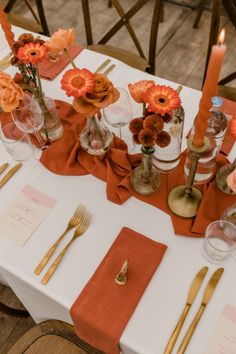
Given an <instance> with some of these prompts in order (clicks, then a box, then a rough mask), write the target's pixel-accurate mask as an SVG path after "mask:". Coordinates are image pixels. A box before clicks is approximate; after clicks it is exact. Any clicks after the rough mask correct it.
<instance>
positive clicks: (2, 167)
mask: <svg viewBox="0 0 236 354" xmlns="http://www.w3.org/2000/svg"><path fill="white" fill-rule="evenodd" d="M8 166H9V163H8V162H6V163H4V164H3V165H2V166H0V175H1V174H2V173H3V172H4V171H5V169H6V168H7V167H8Z"/></svg>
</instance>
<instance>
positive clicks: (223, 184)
mask: <svg viewBox="0 0 236 354" xmlns="http://www.w3.org/2000/svg"><path fill="white" fill-rule="evenodd" d="M235 168H236V159H235V161H234V162H233V163H228V164H227V165H225V166H222V167H221V168H220V169H219V170H218V171H217V174H216V185H217V187H218V188H219V190H221V192H223V193H225V194H229V195H235V194H236V193H234V191H232V189H231V188H230V187H229V186H228V184H227V177H228V175H229V174H230V173H231V172H233V171H234V170H235Z"/></svg>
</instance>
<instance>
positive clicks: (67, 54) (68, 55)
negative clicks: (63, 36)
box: [64, 48, 76, 69]
mask: <svg viewBox="0 0 236 354" xmlns="http://www.w3.org/2000/svg"><path fill="white" fill-rule="evenodd" d="M64 53H65V55H66V57H67V59H68V60H69V62H70V63H71V65H72V66H73V68H74V69H76V65H75V63H74V60H73V59H72V57H71V55H70V52H69V51H68V49H67V48H64Z"/></svg>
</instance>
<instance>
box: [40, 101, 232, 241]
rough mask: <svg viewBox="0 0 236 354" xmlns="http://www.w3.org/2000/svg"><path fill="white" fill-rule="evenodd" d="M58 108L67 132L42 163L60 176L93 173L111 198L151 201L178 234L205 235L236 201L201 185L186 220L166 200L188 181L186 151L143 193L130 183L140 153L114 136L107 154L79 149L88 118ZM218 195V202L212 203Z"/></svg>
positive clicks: (220, 160)
mask: <svg viewBox="0 0 236 354" xmlns="http://www.w3.org/2000/svg"><path fill="white" fill-rule="evenodd" d="M56 105H57V109H58V111H59V114H60V116H61V119H62V122H63V125H64V134H63V136H62V138H61V139H59V140H58V141H56V142H54V143H53V144H52V145H51V146H50V147H49V148H48V149H47V150H46V151H44V152H43V153H42V156H41V159H40V161H41V163H42V164H43V165H44V166H45V167H46V168H48V169H49V170H50V171H51V172H54V173H56V174H60V175H73V176H75V175H85V174H92V175H93V176H95V177H97V178H99V179H100V180H102V181H104V182H106V185H107V187H106V193H107V196H104V198H105V197H107V198H108V199H109V200H111V201H112V202H114V203H117V204H122V203H124V202H125V201H126V200H127V199H129V198H130V197H131V196H134V197H136V198H137V199H139V200H141V201H143V202H145V203H149V204H152V205H153V206H155V207H157V208H159V209H161V210H162V211H164V212H166V213H167V214H169V215H170V217H171V219H172V223H173V228H174V232H175V234H178V235H184V236H191V237H203V236H204V232H205V228H206V226H207V225H208V224H209V223H210V222H211V221H213V220H216V219H219V218H220V216H221V214H222V212H223V211H224V209H226V207H229V206H230V205H231V204H232V203H233V202H236V196H229V195H226V194H224V193H222V192H221V191H220V190H218V188H217V187H216V186H215V182H214V181H211V182H209V183H208V184H207V185H204V186H199V189H201V190H202V191H204V198H203V201H202V204H201V207H200V209H199V211H198V215H197V217H196V218H195V219H183V218H181V217H178V216H176V215H174V214H173V213H172V212H171V211H170V209H169V207H168V203H167V199H168V195H169V192H170V191H171V190H172V189H173V188H174V187H175V186H177V185H180V184H185V177H184V172H183V166H184V161H185V153H183V154H182V156H181V159H180V163H179V165H178V167H177V168H176V169H175V170H174V171H173V172H172V173H169V174H161V185H160V188H159V189H158V190H157V192H155V193H153V194H151V195H148V196H144V195H141V194H138V193H136V192H135V191H134V190H133V189H132V186H131V184H130V175H131V172H132V169H133V168H134V167H136V166H138V165H139V164H140V163H141V157H142V155H141V154H135V155H130V154H128V153H127V146H126V144H125V143H124V142H123V141H122V140H120V139H119V138H118V137H116V136H114V141H113V145H112V147H111V148H110V150H109V151H108V153H107V154H106V155H105V156H102V157H97V156H92V155H89V154H87V153H86V152H84V151H83V150H81V149H80V143H79V138H78V136H79V133H80V132H81V130H82V129H83V126H84V124H85V118H84V117H83V116H81V115H79V114H78V113H77V112H75V111H74V110H73V108H72V107H71V105H69V104H68V103H65V102H62V101H56ZM227 163H228V160H227V158H226V157H225V156H224V155H222V154H220V155H219V158H218V161H217V165H218V167H221V166H223V165H225V164H227ZM216 198H218V200H219V202H214V203H213V202H212V201H213V200H214V201H215V200H216Z"/></svg>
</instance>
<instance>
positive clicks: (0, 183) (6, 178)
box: [0, 163, 22, 188]
mask: <svg viewBox="0 0 236 354" xmlns="http://www.w3.org/2000/svg"><path fill="white" fill-rule="evenodd" d="M21 166H22V163H18V164H16V165H15V166H14V167H12V168H11V169H10V171H8V172H7V174H6V175H5V176H4V177H3V178H2V179H1V180H0V188H2V187H3V186H4V185H5V184H6V183H7V182H8V181H9V179H10V178H11V177H12V176H14V174H15V173H16V172H17V171H18V170H19V169H20V168H21Z"/></svg>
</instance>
